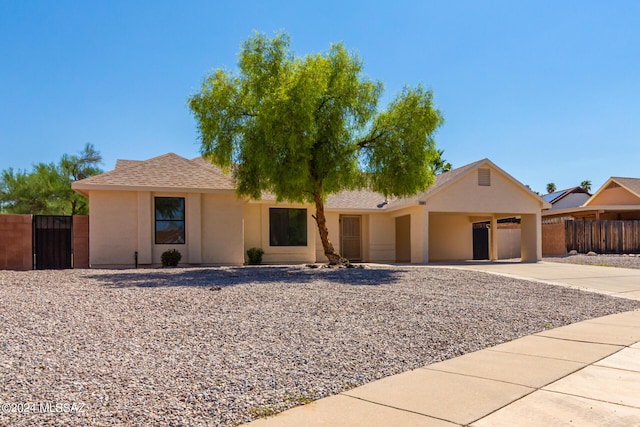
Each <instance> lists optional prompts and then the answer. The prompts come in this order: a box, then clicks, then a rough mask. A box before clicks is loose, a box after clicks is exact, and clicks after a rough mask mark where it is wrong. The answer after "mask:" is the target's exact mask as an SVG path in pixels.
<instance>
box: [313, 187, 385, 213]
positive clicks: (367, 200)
mask: <svg viewBox="0 0 640 427" xmlns="http://www.w3.org/2000/svg"><path fill="white" fill-rule="evenodd" d="M384 202H385V197H384V196H383V195H382V194H380V193H376V192H374V191H371V190H353V191H341V192H339V193H336V194H332V195H330V196H329V197H328V198H327V203H326V204H325V206H326V208H327V209H378V205H379V204H382V203H384ZM391 203H393V202H389V201H387V203H386V204H385V205H383V206H381V207H380V208H382V209H387V208H388V207H389V205H390V204H391Z"/></svg>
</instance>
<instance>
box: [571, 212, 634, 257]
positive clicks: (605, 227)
mask: <svg viewBox="0 0 640 427" xmlns="http://www.w3.org/2000/svg"><path fill="white" fill-rule="evenodd" d="M564 227H565V242H566V244H567V251H571V250H576V251H578V252H581V253H586V252H589V251H593V252H597V253H601V254H625V253H640V221H614V220H596V221H590V220H573V221H566V222H565V225H564Z"/></svg>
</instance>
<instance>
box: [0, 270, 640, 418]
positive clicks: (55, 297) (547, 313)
mask: <svg viewBox="0 0 640 427" xmlns="http://www.w3.org/2000/svg"><path fill="white" fill-rule="evenodd" d="M0 290H1V291H2V293H1V294H0V321H1V322H2V329H1V330H0V334H1V336H0V384H1V386H0V403H2V404H7V403H9V404H12V403H13V404H18V405H20V404H23V403H31V402H33V403H36V404H37V403H42V402H51V404H52V405H53V406H54V407H55V404H69V405H71V404H72V403H74V402H76V403H79V404H82V405H83V406H82V411H81V412H79V413H77V412H69V411H64V410H63V411H62V412H60V413H33V412H34V410H32V409H31V408H33V407H30V408H29V410H31V413H9V414H7V413H0V424H1V425H6V424H11V425H23V426H27V425H36V424H37V425H47V424H49V425H118V424H120V425H128V424H135V425H220V426H228V425H236V424H239V423H242V422H247V421H250V420H251V419H254V418H257V417H259V416H263V415H268V414H271V413H273V412H279V411H281V410H284V409H286V408H289V407H292V406H295V405H298V404H302V403H306V402H308V401H310V400H314V399H317V398H320V397H324V396H327V395H331V394H335V393H338V392H340V391H343V390H345V389H348V388H351V387H354V386H358V385H361V384H364V383H367V382H370V381H373V380H376V379H379V378H382V377H385V376H388V375H392V374H396V373H400V372H403V371H407V370H410V369H413V368H417V367H420V366H424V365H426V364H430V363H433V362H437V361H441V360H444V359H448V358H451V357H454V356H457V355H461V354H464V353H468V352H471V351H474V350H478V349H482V348H485V347H487V346H491V345H494V344H498V343H501V342H504V341H508V340H512V339H514V338H517V337H521V336H523V335H527V334H531V333H534V332H538V331H541V330H544V329H545V328H549V327H558V326H562V325H566V324H569V323H573V322H577V321H581V320H585V319H588V318H592V317H597V316H603V315H606V314H610V313H616V312H621V311H628V310H633V309H638V308H640V302H635V301H631V300H625V299H617V298H611V297H607V296H604V295H601V294H595V293H587V292H582V291H578V290H574V289H569V288H565V287H556V286H550V285H545V284H540V283H533V282H527V281H523V280H517V279H512V278H507V277H502V276H496V275H490V274H484V273H479V272H468V271H461V270H451V269H444V268H437V269H431V268H422V267H417V268H414V267H389V266H368V268H366V269H342V270H334V269H324V268H323V269H310V268H306V267H303V266H295V267H255V268H252V267H236V268H233V267H225V268H197V269H196V268H189V269H165V270H66V271H30V272H8V271H0ZM5 407H6V405H4V406H3V409H4V408H5ZM18 408H19V407H18ZM14 409H15V405H14ZM38 411H40V412H42V409H41V408H40V409H39V410H38V407H36V410H35V412H38Z"/></svg>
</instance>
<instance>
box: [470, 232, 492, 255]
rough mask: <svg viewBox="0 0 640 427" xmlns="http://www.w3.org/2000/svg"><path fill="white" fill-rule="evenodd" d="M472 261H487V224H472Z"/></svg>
mask: <svg viewBox="0 0 640 427" xmlns="http://www.w3.org/2000/svg"><path fill="white" fill-rule="evenodd" d="M473 259H478V260H480V259H489V224H486V223H480V224H473Z"/></svg>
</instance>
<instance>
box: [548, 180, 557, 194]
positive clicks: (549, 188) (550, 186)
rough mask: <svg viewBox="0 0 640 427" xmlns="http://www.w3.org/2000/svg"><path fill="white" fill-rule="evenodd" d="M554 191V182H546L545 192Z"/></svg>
mask: <svg viewBox="0 0 640 427" xmlns="http://www.w3.org/2000/svg"><path fill="white" fill-rule="evenodd" d="M555 192H556V184H555V183H553V182H550V183H548V184H547V193H549V194H551V193H555Z"/></svg>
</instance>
